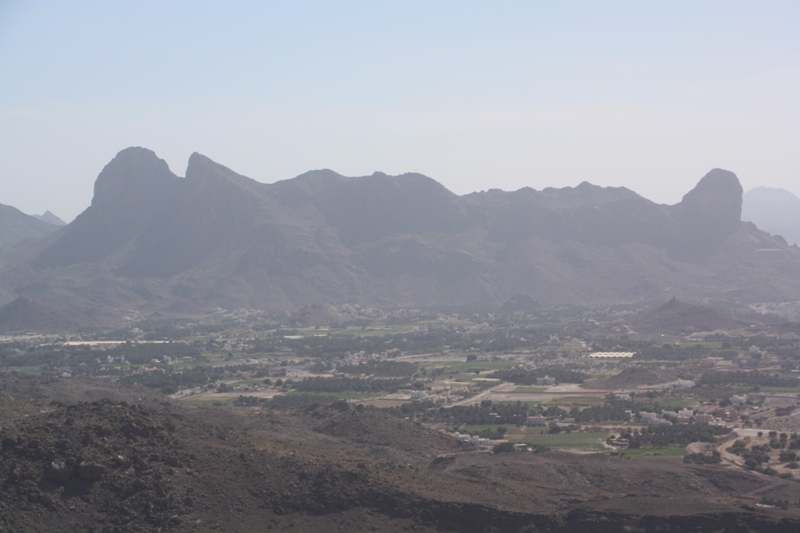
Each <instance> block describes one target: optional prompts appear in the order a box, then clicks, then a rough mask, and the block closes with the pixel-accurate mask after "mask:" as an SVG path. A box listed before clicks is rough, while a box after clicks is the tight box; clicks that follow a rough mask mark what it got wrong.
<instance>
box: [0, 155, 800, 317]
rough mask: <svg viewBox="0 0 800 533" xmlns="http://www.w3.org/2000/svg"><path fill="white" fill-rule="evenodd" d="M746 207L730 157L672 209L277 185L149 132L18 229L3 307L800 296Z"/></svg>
mask: <svg viewBox="0 0 800 533" xmlns="http://www.w3.org/2000/svg"><path fill="white" fill-rule="evenodd" d="M741 214H742V187H741V185H740V184H739V181H738V179H737V177H736V176H735V175H734V174H733V173H732V172H729V171H726V170H721V169H714V170H712V171H710V172H709V173H708V174H707V175H706V176H704V177H703V178H702V179H701V180H700V181H699V183H698V184H697V186H696V187H695V188H694V189H692V190H691V191H689V192H688V193H687V194H686V195H685V196H684V197H683V200H682V201H681V202H680V203H678V204H675V205H671V206H669V205H661V204H656V203H654V202H651V201H649V200H647V199H645V198H643V197H641V196H639V195H638V194H636V193H635V192H633V191H631V190H629V189H626V188H621V187H620V188H615V187H598V186H595V185H591V184H590V183H588V182H584V183H581V184H580V185H578V186H576V187H566V188H562V189H553V188H547V189H544V190H541V191H537V190H534V189H530V188H523V189H520V190H518V191H514V192H505V191H500V190H489V191H486V192H480V193H472V194H467V195H464V196H458V195H456V194H454V193H452V192H450V191H449V190H447V189H446V188H445V187H443V186H442V185H441V184H439V183H437V182H436V181H434V180H433V179H431V178H428V177H426V176H423V175H421V174H403V175H400V176H389V175H386V174H382V173H379V172H376V173H375V174H373V175H371V176H363V177H345V176H341V175H339V174H337V173H335V172H333V171H331V170H315V171H310V172H307V173H305V174H302V175H300V176H298V177H296V178H293V179H289V180H285V181H280V182H277V183H273V184H264V183H260V182H257V181H254V180H252V179H250V178H247V177H244V176H241V175H239V174H237V173H235V172H233V171H232V170H230V169H228V168H226V167H224V166H222V165H220V164H218V163H215V162H213V161H212V160H210V159H208V158H207V157H205V156H202V155H200V154H197V153H195V154H193V155H192V156H191V157H190V159H189V164H188V167H187V169H186V174H185V177H183V178H181V177H178V176H177V175H175V174H174V173H173V172H172V171H171V170H170V169H169V167H168V166H167V164H166V162H164V161H163V160H161V159H159V158H158V157H157V156H156V154H155V153H153V152H152V151H150V150H147V149H144V148H138V147H135V148H127V149H125V150H123V151H121V152H120V153H119V154H118V155H117V156H116V157H115V158H114V159H113V160H112V161H111V162H109V163H108V164H107V165H106V167H105V168H104V169H103V170H102V172H101V173H100V175H99V176H98V178H97V181H96V183H95V188H94V197H93V199H92V203H91V205H90V206H89V207H88V208H87V209H86V210H85V211H84V212H83V213H81V214H80V215H79V216H78V217H77V218H76V219H75V220H74V221H73V222H71V223H70V224H68V225H66V226H64V227H62V228H60V229H59V228H58V227H55V226H52V225H50V224H48V225H46V226H42V227H46V228H47V230H46V231H45V230H42V233H41V235H40V236H38V238H37V239H35V240H30V239H29V240H28V241H24V242H18V243H17V244H16V246H15V247H14V248H13V253H10V252H8V250H9V248H8V246H9V244H8V243H6V248H4V252H3V253H0V305H3V304H9V303H10V302H13V301H14V300H16V299H18V298H20V297H25V298H27V299H30V300H31V301H34V302H38V303H40V304H42V305H46V306H48V309H51V310H52V309H58V308H60V309H73V310H79V311H80V312H82V313H87V314H88V315H91V316H92V317H94V320H96V321H100V322H102V317H108V319H109V320H112V319H114V318H115V317H119V316H120V315H122V314H130V313H139V314H145V315H146V314H148V313H160V315H161V316H186V315H198V314H201V313H204V312H207V311H209V310H211V309H214V308H219V307H222V308H227V309H235V308H251V309H253V308H258V309H265V310H273V311H295V310H297V309H299V308H301V307H303V306H306V305H310V304H314V303H318V304H331V303H335V304H340V303H350V304H358V305H365V306H382V307H397V306H426V305H434V304H436V305H442V304H444V305H482V306H499V305H501V304H503V303H504V302H506V301H508V300H509V299H512V298H514V297H516V298H519V297H520V295H524V296H526V297H530V298H531V299H533V300H535V301H536V302H538V303H543V304H576V303H589V304H594V303H612V302H614V303H617V302H631V303H635V302H644V303H648V302H652V303H655V302H664V301H666V300H668V299H670V298H671V297H673V296H677V297H679V298H681V299H683V300H686V301H694V302H706V303H708V302H714V301H725V302H728V303H740V304H746V303H752V302H763V301H783V300H787V299H794V298H797V297H800V249H799V248H798V247H796V246H790V245H788V244H787V243H786V241H785V240H784V239H783V238H781V237H775V236H772V235H770V234H768V233H766V232H764V231H761V230H759V229H758V228H757V227H756V226H755V225H754V224H752V223H749V222H742V220H741ZM25 216H27V215H25ZM29 218H31V219H32V220H35V219H33V218H32V217H29ZM37 222H41V221H37ZM42 224H44V223H42ZM50 228H54V230H55V231H52V230H51V229H50ZM9 243H11V244H13V242H11V241H9ZM26 302H27V300H26ZM21 307H25V308H30V303H26V305H24V306H21Z"/></svg>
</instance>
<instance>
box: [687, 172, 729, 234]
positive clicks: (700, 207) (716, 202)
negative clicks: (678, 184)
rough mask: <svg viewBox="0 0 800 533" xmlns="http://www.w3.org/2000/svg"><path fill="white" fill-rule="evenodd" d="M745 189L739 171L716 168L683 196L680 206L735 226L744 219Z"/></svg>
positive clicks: (698, 214) (692, 213)
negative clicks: (737, 175) (738, 174)
mask: <svg viewBox="0 0 800 533" xmlns="http://www.w3.org/2000/svg"><path fill="white" fill-rule="evenodd" d="M743 192H744V191H743V190H742V185H741V184H740V183H739V178H737V177H736V174H734V173H733V172H730V171H728V170H723V169H721V168H715V169H713V170H711V171H710V172H709V173H708V174H706V175H705V176H703V178H702V179H701V180H700V181H699V182H698V183H697V185H696V186H695V188H694V189H692V190H691V191H689V192H688V193H686V194H685V195H684V197H683V200H682V201H681V205H683V206H684V207H685V209H686V210H687V212H688V213H689V214H690V215H692V216H697V217H702V218H704V219H706V220H708V221H713V222H714V223H715V224H716V225H731V226H734V225H736V224H738V223H739V222H740V221H741V218H742V193H743Z"/></svg>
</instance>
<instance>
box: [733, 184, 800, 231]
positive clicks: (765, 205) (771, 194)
mask: <svg viewBox="0 0 800 533" xmlns="http://www.w3.org/2000/svg"><path fill="white" fill-rule="evenodd" d="M742 220H747V221H750V222H753V223H754V224H755V225H756V226H758V227H759V229H762V230H764V231H766V232H769V233H772V234H773V235H780V236H781V237H783V238H784V239H786V241H787V242H788V243H789V244H800V198H798V197H797V196H795V195H794V194H792V193H791V192H789V191H787V190H786V189H775V188H772V187H756V188H755V189H751V190H749V191H747V192H746V193H745V194H744V196H743V203H742Z"/></svg>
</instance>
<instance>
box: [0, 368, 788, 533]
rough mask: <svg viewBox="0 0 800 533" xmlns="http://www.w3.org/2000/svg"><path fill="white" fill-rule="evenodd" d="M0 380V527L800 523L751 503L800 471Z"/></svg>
mask: <svg viewBox="0 0 800 533" xmlns="http://www.w3.org/2000/svg"><path fill="white" fill-rule="evenodd" d="M42 379H44V380H45V381H47V382H42V383H40V382H39V381H38V380H42ZM0 380H2V383H0V390H2V391H3V393H2V394H0V426H1V429H0V484H1V486H2V491H0V529H2V530H3V531H15V532H34V531H48V532H67V531H69V532H75V531H87V532H88V531H95V532H117V531H120V532H123V531H125V532H127V531H176V532H183V531H186V532H189V531H220V532H222V531H227V532H238V531H342V532H349V531H373V532H400V531H422V532H425V531H430V532H432V531H453V532H460V531H464V532H466V531H469V532H491V531H503V532H520V533H521V532H549V533H561V532H564V533H566V532H570V533H581V532H587V533H588V532H592V533H606V532H608V533H611V532H615V533H616V532H618V531H631V532H645V531H666V532H686V531H720V532H745V531H747V532H765V533H766V532H769V533H788V532H794V531H797V530H798V528H800V514H798V512H797V510H796V509H789V510H781V509H779V508H776V507H765V506H759V505H758V502H760V501H762V499H764V498H767V499H775V500H787V501H791V502H794V501H797V500H800V485H798V484H797V483H794V482H791V481H786V480H780V479H776V478H774V477H769V476H764V475H760V474H756V473H751V472H746V471H742V470H738V469H736V470H733V469H730V468H727V467H723V466H690V465H685V464H683V463H681V462H676V461H672V460H669V459H664V460H659V459H651V460H647V461H637V460H627V461H625V460H621V459H620V458H618V457H613V456H609V455H607V454H594V455H576V454H566V453H556V452H542V453H538V454H535V453H522V452H517V453H514V452H512V453H503V454H491V453H481V452H475V451H473V450H472V448H471V447H470V445H468V444H464V443H462V442H460V441H458V440H457V439H455V438H453V437H449V436H447V435H444V434H441V433H437V432H433V431H431V430H428V429H425V428H423V427H421V426H419V425H416V424H414V423H412V422H409V421H408V420H404V419H402V418H395V417H393V416H391V415H388V414H385V413H383V412H379V411H375V410H371V409H369V408H357V407H353V406H348V405H347V404H344V403H341V404H334V405H332V406H327V407H311V408H309V409H307V410H305V411H303V412H296V413H280V412H269V411H261V410H254V411H247V410H239V411H236V412H232V411H229V410H222V409H192V408H189V407H181V406H179V405H176V404H173V403H169V402H167V401H166V400H164V399H159V398H157V397H155V396H153V395H152V393H150V394H147V393H145V392H144V391H143V390H141V389H126V388H124V387H118V386H113V387H112V386H110V385H103V384H102V383H103V382H90V381H81V380H65V379H62V380H55V381H59V383H53V381H54V379H53V378H35V377H26V376H19V375H14V374H3V375H0ZM235 413H238V414H235Z"/></svg>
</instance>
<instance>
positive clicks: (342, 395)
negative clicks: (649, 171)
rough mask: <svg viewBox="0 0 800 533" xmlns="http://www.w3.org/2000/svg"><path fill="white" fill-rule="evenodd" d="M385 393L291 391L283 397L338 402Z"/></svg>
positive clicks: (384, 393) (383, 393)
mask: <svg viewBox="0 0 800 533" xmlns="http://www.w3.org/2000/svg"><path fill="white" fill-rule="evenodd" d="M386 394H387V393H386V392H310V391H292V392H287V393H285V394H284V396H319V397H321V398H338V399H340V400H356V399H359V398H369V397H373V396H384V395H386Z"/></svg>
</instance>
